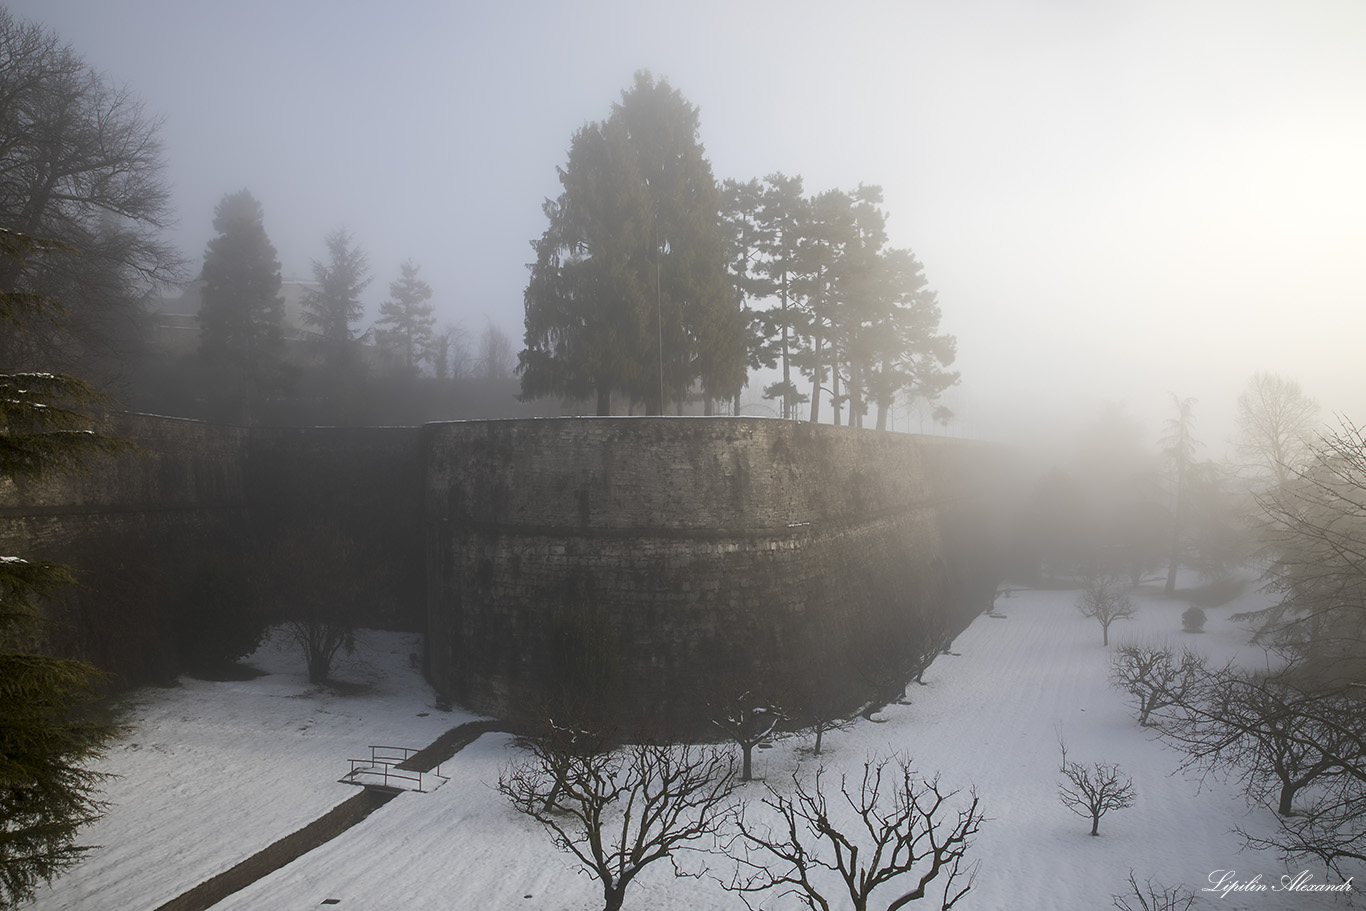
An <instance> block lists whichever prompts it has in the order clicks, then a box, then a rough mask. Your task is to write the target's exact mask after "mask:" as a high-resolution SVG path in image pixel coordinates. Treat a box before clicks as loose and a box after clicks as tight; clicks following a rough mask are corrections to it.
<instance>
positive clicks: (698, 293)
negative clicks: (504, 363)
mask: <svg viewBox="0 0 1366 911" xmlns="http://www.w3.org/2000/svg"><path fill="white" fill-rule="evenodd" d="M697 124H698V117H697V109H696V108H695V107H693V106H692V105H691V104H689V103H688V102H687V101H686V100H685V99H684V98H683V96H682V95H681V94H679V93H678V92H677V91H676V90H674V89H672V88H670V86H669V84H668V83H667V82H666V81H663V80H660V81H658V82H656V81H655V79H654V78H653V77H652V76H651V75H650V74H649V73H644V72H642V73H638V74H637V75H636V79H635V84H634V85H633V86H632V88H631V89H630V90H628V91H626V92H623V93H622V100H621V102H620V103H619V104H617V105H615V106H614V107H613V109H612V114H611V116H610V117H609V118H608V119H607V120H605V121H603V122H600V123H592V124H588V125H587V126H585V127H583V129H581V130H580V131H579V132H578V133H576V134H575V135H574V139H573V142H572V144H571V146H570V150H569V161H568V163H567V164H566V166H565V167H564V168H563V169H562V170H561V172H560V182H561V185H562V186H563V187H564V192H563V193H561V194H560V196H559V198H558V199H555V200H553V201H548V202H547V203H546V206H545V212H546V216H547V217H548V219H549V221H550V224H549V226H548V227H547V228H546V231H545V233H544V234H542V236H541V239H540V240H539V241H538V242H537V243H536V245H535V248H536V262H535V263H533V264H532V267H531V281H530V282H529V283H528V285H527V289H526V295H525V303H526V335H525V342H526V348H525V350H524V351H523V352H522V354H521V356H520V364H519V367H518V369H519V371H520V372H521V374H522V395H523V397H524V398H533V397H536V396H543V395H556V396H560V397H562V398H568V399H575V398H587V397H596V400H597V411H598V413H599V414H607V413H610V410H611V396H612V394H613V393H619V394H621V395H623V396H625V398H626V399H627V400H629V401H630V402H632V403H642V404H643V405H644V407H645V410H646V412H648V413H650V414H660V413H662V411H663V409H664V407H665V405H666V404H669V403H673V402H679V403H681V402H682V401H684V400H685V398H686V397H687V396H688V395H689V394H690V392H691V390H692V389H693V388H694V386H695V385H697V384H699V383H700V385H701V387H702V391H703V397H704V399H705V401H706V402H707V404H708V405H710V403H711V402H712V401H714V400H727V399H730V398H731V397H733V396H734V395H736V394H738V393H739V391H740V388H741V387H742V386H743V385H744V380H745V366H746V351H745V348H746V337H745V324H744V314H743V311H742V309H741V302H740V299H739V295H738V294H737V293H736V291H735V288H734V287H733V286H732V285H731V283H730V282H729V281H728V280H727V275H726V247H725V233H724V231H723V230H722V226H721V220H720V211H721V194H720V191H719V189H718V187H717V185H716V181H715V179H714V178H713V176H712V172H711V164H710V163H709V162H708V161H707V159H706V157H705V155H704V150H703V148H702V144H701V142H700V141H699V140H698V125H697Z"/></svg>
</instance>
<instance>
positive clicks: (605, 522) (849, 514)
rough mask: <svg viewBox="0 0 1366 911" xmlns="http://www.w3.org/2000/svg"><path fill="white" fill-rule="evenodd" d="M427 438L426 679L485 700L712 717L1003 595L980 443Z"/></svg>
mask: <svg viewBox="0 0 1366 911" xmlns="http://www.w3.org/2000/svg"><path fill="white" fill-rule="evenodd" d="M426 434H427V439H426V446H427V455H426V464H427V472H426V501H427V510H426V512H427V522H428V533H427V536H426V537H427V546H428V560H427V568H428V576H429V578H428V585H427V597H428V636H427V659H428V664H427V670H428V675H429V679H431V680H432V682H433V683H434V684H435V685H436V686H437V687H438V688H439V689H443V690H445V691H446V692H448V693H449V694H450V695H451V696H452V697H453V698H454V699H455V700H456V701H458V702H461V703H463V704H466V705H469V706H471V707H473V708H476V709H478V710H481V711H485V712H489V713H492V714H497V715H509V714H514V713H515V711H516V710H517V708H518V707H519V706H520V707H527V706H531V707H533V708H534V707H536V706H537V705H539V704H542V703H545V702H547V701H550V702H553V701H554V700H555V699H556V698H557V697H558V696H559V695H560V694H562V693H564V692H565V691H575V690H579V691H582V692H584V693H585V694H586V698H588V699H590V700H596V699H600V698H602V697H603V696H604V695H610V696H612V697H614V698H617V699H619V700H621V702H622V704H621V705H620V706H619V707H620V708H621V709H622V711H623V714H624V715H625V717H626V718H627V719H629V720H630V721H629V723H631V724H633V725H635V726H640V725H642V724H644V725H648V724H650V720H651V719H652V718H657V719H661V720H660V722H659V723H660V724H662V725H665V726H671V725H672V724H673V723H674V721H676V720H678V719H683V720H684V721H687V720H689V719H691V720H692V721H694V722H697V721H699V720H701V719H700V718H699V717H697V716H699V715H700V714H702V713H703V712H704V710H705V706H706V705H707V704H710V703H711V702H713V701H715V700H723V699H725V698H726V697H727V694H729V695H730V696H734V695H737V694H738V693H739V692H740V691H744V690H755V689H763V688H768V689H771V690H788V691H791V690H792V688H793V687H794V686H798V687H799V686H800V683H799V682H797V681H794V680H793V679H792V678H793V676H794V675H804V676H808V677H809V676H811V673H812V672H819V671H821V670H825V671H828V670H830V668H832V667H833V668H835V669H837V670H838V672H839V674H840V675H842V676H843V677H849V676H852V675H857V674H858V673H860V671H861V670H862V669H863V668H864V667H865V666H866V665H868V664H870V663H876V662H877V661H879V660H881V659H882V658H884V657H885V656H883V655H880V654H879V650H880V649H882V648H885V647H891V648H895V647H899V646H905V645H907V644H908V643H909V644H911V645H914V643H915V639H916V635H917V632H918V631H921V630H926V629H929V628H935V629H941V628H943V627H954V628H956V629H961V628H962V627H963V626H965V625H966V624H967V622H968V621H969V620H970V619H971V617H972V616H975V615H976V614H977V613H980V612H981V611H982V610H983V609H985V608H987V607H989V606H990V603H991V597H992V593H993V592H994V590H995V586H996V577H995V575H994V565H993V563H992V554H991V546H990V541H991V538H992V530H991V528H990V521H989V503H990V501H991V499H992V498H991V494H990V488H991V486H992V484H993V483H994V480H993V478H994V476H995V475H994V469H995V467H996V462H997V460H998V459H999V453H998V452H997V451H996V450H994V449H992V448H991V447H987V446H983V445H981V444H976V443H970V442H966V441H961V440H949V439H944V438H937V437H911V436H906V435H898V434H892V433H884V432H873V431H853V430H849V429H847V428H840V427H832V426H826V425H810V424H803V423H796V422H786V421H776V420H771V419H762V418H753V419H751V418H579V419H574V420H531V421H489V422H478V423H473V422H471V423H452V424H435V425H428V426H427V428H426ZM585 654H587V655H589V656H590V657H591V659H592V660H589V661H587V662H586V661H585V658H584V655H585ZM773 696H774V697H775V698H779V697H781V696H782V693H774V694H773Z"/></svg>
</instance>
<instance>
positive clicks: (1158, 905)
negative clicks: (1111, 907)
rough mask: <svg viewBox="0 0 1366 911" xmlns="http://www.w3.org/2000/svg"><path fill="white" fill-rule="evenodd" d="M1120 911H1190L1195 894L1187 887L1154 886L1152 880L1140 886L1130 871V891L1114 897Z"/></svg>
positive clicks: (1159, 884) (1145, 881)
mask: <svg viewBox="0 0 1366 911" xmlns="http://www.w3.org/2000/svg"><path fill="white" fill-rule="evenodd" d="M1113 898H1114V902H1115V907H1116V908H1118V909H1119V911H1189V909H1190V906H1191V905H1193V904H1195V893H1194V892H1192V891H1191V890H1190V889H1187V888H1186V887H1185V886H1164V885H1162V884H1161V883H1158V884H1156V885H1154V884H1153V881H1152V880H1151V879H1148V880H1144V882H1143V885H1141V886H1140V885H1139V884H1138V878H1137V877H1135V876H1134V871H1133V870H1130V871H1129V891H1128V892H1127V893H1126V894H1123V895H1115V896H1113Z"/></svg>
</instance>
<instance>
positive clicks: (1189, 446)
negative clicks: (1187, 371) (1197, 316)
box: [1159, 394, 1200, 598]
mask: <svg viewBox="0 0 1366 911" xmlns="http://www.w3.org/2000/svg"><path fill="white" fill-rule="evenodd" d="M1172 404H1173V405H1175V406H1176V417H1174V418H1171V419H1169V420H1168V421H1167V424H1166V429H1165V432H1164V433H1163V435H1162V439H1161V440H1160V441H1159V442H1160V443H1161V445H1162V458H1163V459H1164V460H1165V461H1166V463H1167V467H1168V469H1169V470H1170V472H1171V496H1172V509H1171V538H1170V541H1169V543H1170V550H1171V553H1170V556H1169V559H1168V562H1167V587H1166V593H1167V597H1168V598H1170V597H1172V595H1174V594H1176V569H1177V567H1178V566H1179V565H1180V563H1181V544H1182V537H1183V535H1184V534H1185V531H1186V512H1187V507H1188V503H1187V496H1186V492H1187V487H1188V486H1189V484H1190V481H1191V475H1192V472H1193V469H1194V467H1195V453H1196V450H1198V449H1199V448H1200V444H1199V443H1198V442H1197V441H1196V439H1195V435H1194V425H1195V399H1192V398H1185V399H1183V398H1179V397H1178V396H1176V395H1175V394H1173V395H1172Z"/></svg>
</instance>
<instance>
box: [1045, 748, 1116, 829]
mask: <svg viewBox="0 0 1366 911" xmlns="http://www.w3.org/2000/svg"><path fill="white" fill-rule="evenodd" d="M1063 775H1065V776H1066V777H1067V784H1061V785H1058V799H1059V800H1061V801H1062V803H1063V806H1065V807H1067V809H1069V810H1071V811H1072V812H1073V813H1076V814H1077V815H1078V816H1082V817H1089V818H1090V820H1091V834H1092V835H1099V834H1100V818H1101V817H1102V816H1104V815H1105V814H1106V813H1108V812H1110V811H1111V810H1122V809H1124V808H1126V807H1132V806H1133V805H1134V782H1133V779H1131V778H1129V777H1128V776H1126V775H1124V773H1123V772H1122V771H1121V770H1120V768H1119V766H1118V765H1116V764H1114V763H1110V762H1097V763H1093V764H1091V765H1089V766H1085V765H1082V764H1081V763H1079V762H1069V763H1067V767H1066V769H1064V770H1063Z"/></svg>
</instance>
